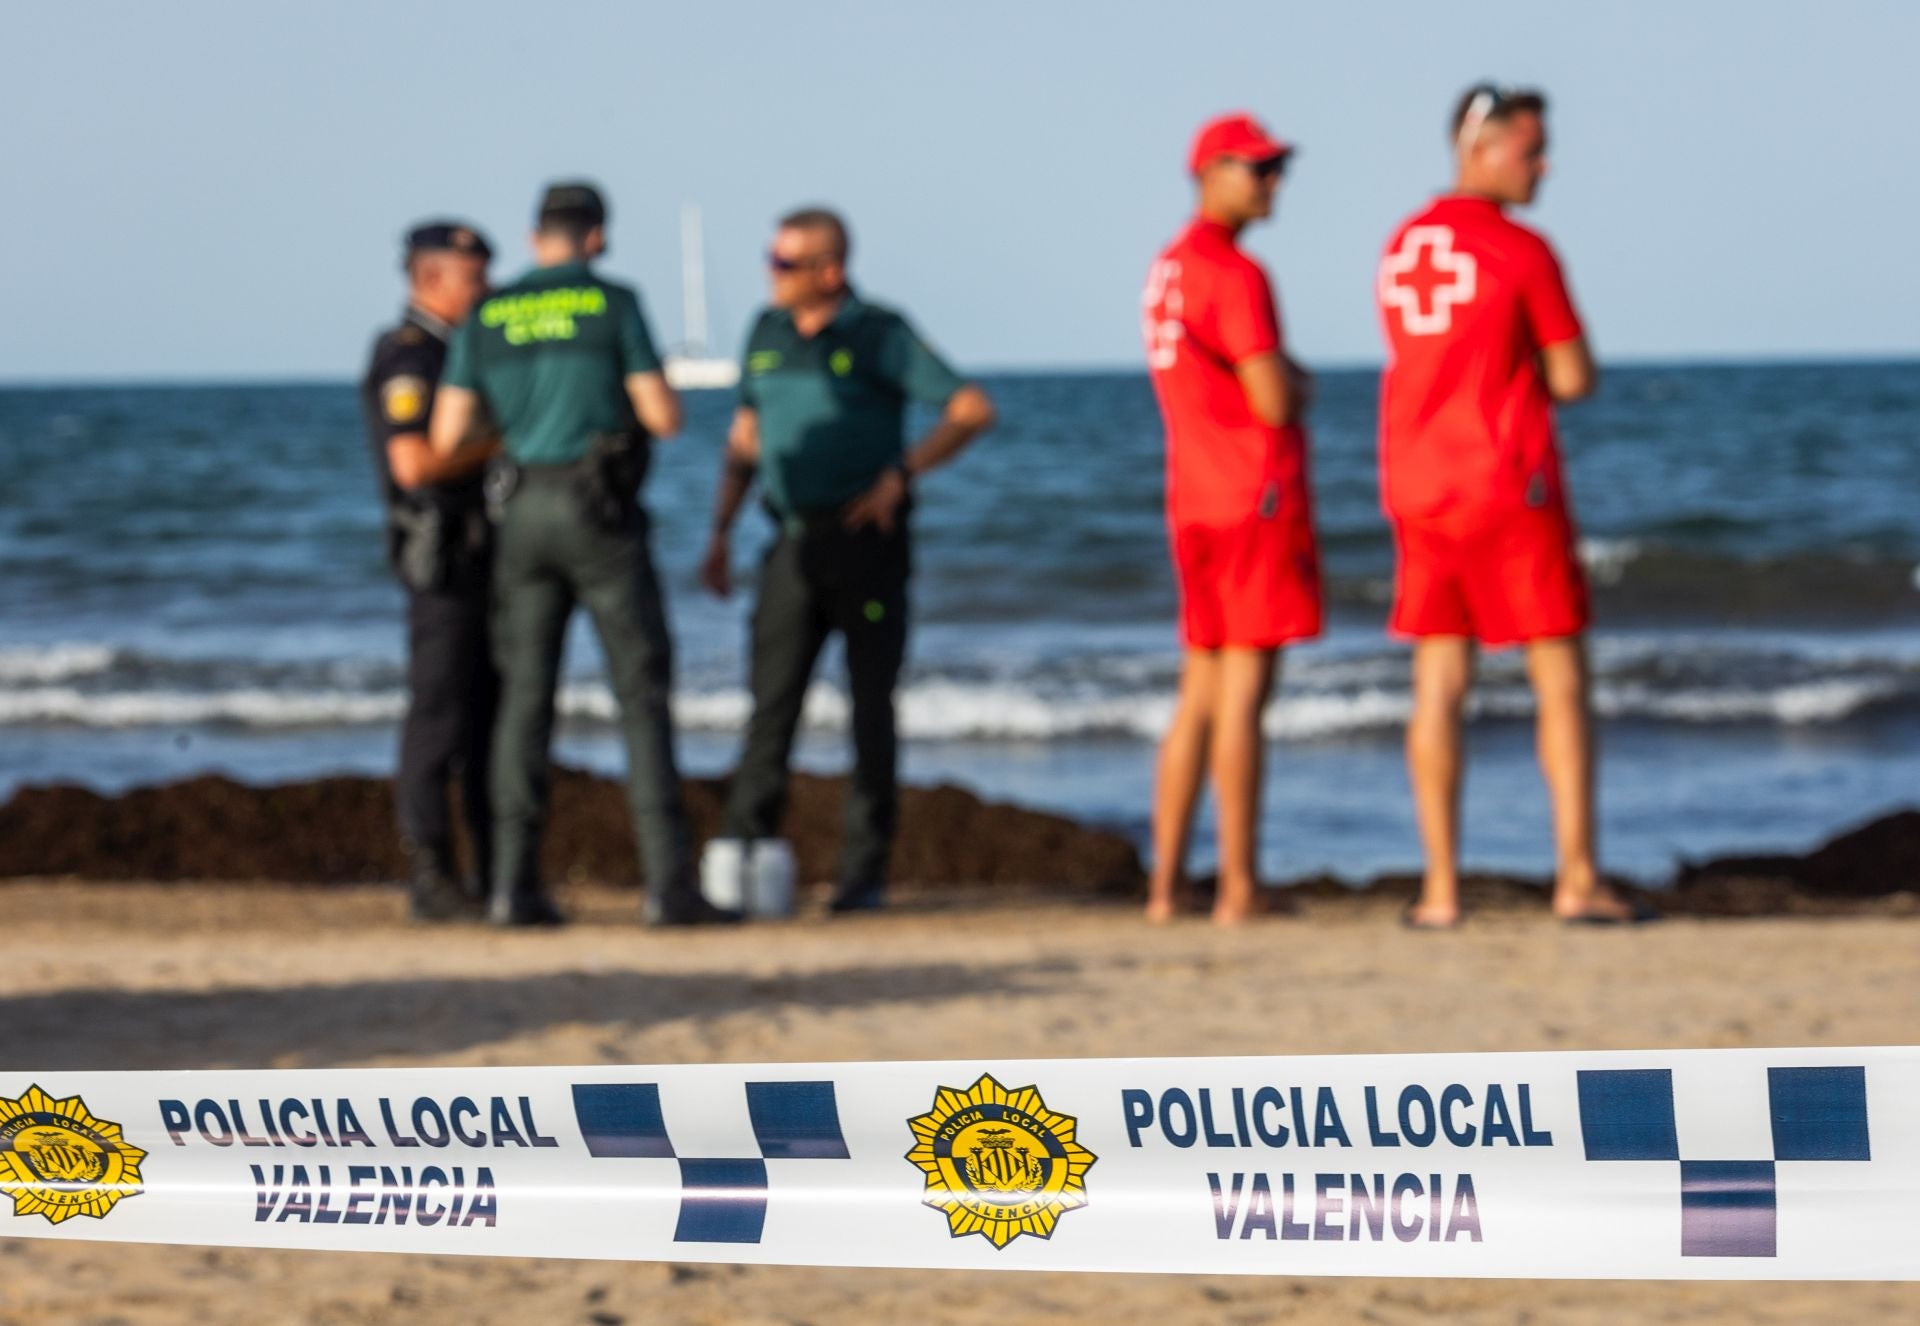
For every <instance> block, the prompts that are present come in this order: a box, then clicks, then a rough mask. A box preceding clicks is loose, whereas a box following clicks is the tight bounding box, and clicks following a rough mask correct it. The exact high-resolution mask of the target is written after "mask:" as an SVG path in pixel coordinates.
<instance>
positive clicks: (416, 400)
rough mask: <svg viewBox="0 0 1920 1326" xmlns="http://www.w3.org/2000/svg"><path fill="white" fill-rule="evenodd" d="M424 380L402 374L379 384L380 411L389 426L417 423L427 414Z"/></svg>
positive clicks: (426, 384) (425, 383)
mask: <svg viewBox="0 0 1920 1326" xmlns="http://www.w3.org/2000/svg"><path fill="white" fill-rule="evenodd" d="M428 390H429V387H428V383H427V380H426V379H425V378H417V377H413V376H411V375H409V374H403V375H401V376H400V377H393V378H388V379H387V380H386V381H385V382H383V383H381V384H380V410H381V413H383V414H385V415H386V416H387V422H388V423H390V424H414V423H419V422H420V419H421V416H423V415H424V414H426V412H427V391H428Z"/></svg>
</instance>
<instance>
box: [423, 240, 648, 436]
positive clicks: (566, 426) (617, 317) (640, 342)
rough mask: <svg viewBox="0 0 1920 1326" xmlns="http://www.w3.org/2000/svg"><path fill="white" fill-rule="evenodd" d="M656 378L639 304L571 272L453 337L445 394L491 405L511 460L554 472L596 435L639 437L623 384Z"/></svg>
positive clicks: (552, 270)
mask: <svg viewBox="0 0 1920 1326" xmlns="http://www.w3.org/2000/svg"><path fill="white" fill-rule="evenodd" d="M658 371H660V355H659V353H658V352H657V351H655V350H654V348H653V336H652V333H650V332H649V331H648V330H647V320H646V317H645V315H644V314H642V313H641V311H640V296H639V295H637V294H635V293H634V292H633V291H632V290H631V289H629V288H628V287H626V286H623V285H618V284H616V283H614V282H612V281H604V280H602V279H601V278H600V277H598V276H596V275H594V273H593V271H592V270H591V269H590V268H589V267H588V266H587V264H585V263H583V262H570V263H562V264H560V265H559V266H557V267H536V268H534V269H533V270H532V271H530V272H528V273H527V274H526V275H525V276H522V277H521V278H520V279H519V280H518V281H515V282H514V283H513V284H512V285H510V286H507V287H506V288H505V289H503V290H499V291H496V292H495V293H494V294H492V295H490V296H488V297H487V298H486V299H485V300H484V301H482V302H481V304H480V307H479V308H477V309H475V310H474V311H473V315H472V316H471V317H469V318H468V319H467V320H466V321H465V322H464V323H462V324H461V325H460V329H459V330H458V331H456V332H455V333H454V334H453V341H452V344H450V345H449V346H448V348H447V367H446V372H445V373H444V374H443V375H442V377H441V379H440V384H441V385H442V386H451V387H466V388H467V389H469V390H471V391H477V392H479V393H480V395H481V396H482V397H484V398H485V400H486V402H487V409H488V411H489V412H490V413H491V414H492V415H493V420H494V422H495V423H496V424H497V425H499V428H500V431H501V434H502V436H503V437H504V438H505V439H506V448H507V454H508V455H509V456H511V457H513V459H514V460H516V461H519V462H520V463H522V464H526V465H557V464H565V463H567V462H569V461H575V460H578V459H580V457H581V456H582V455H584V454H585V453H586V449H587V442H588V440H589V439H590V438H591V437H592V436H593V434H595V433H615V432H623V431H625V430H627V429H630V428H633V427H635V426H636V420H635V419H634V414H633V403H632V401H631V400H629V399H628V397H627V384H626V379H627V375H628V374H629V373H655V372H658Z"/></svg>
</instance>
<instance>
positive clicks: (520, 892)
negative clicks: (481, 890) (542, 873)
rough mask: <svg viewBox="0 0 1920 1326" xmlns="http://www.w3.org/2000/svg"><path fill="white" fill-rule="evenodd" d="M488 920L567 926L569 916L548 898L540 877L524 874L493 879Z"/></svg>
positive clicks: (500, 923)
mask: <svg viewBox="0 0 1920 1326" xmlns="http://www.w3.org/2000/svg"><path fill="white" fill-rule="evenodd" d="M487 923H488V924H489V925H497V926H507V927H530V926H556V925H565V924H566V923H567V918H566V917H565V916H563V915H561V912H560V909H559V908H558V907H555V906H554V905H553V900H552V899H551V898H549V897H547V894H546V890H545V889H543V888H541V887H540V881H539V879H538V878H537V877H527V876H522V877H520V878H518V879H512V880H508V881H505V882H503V881H500V880H495V881H494V888H493V897H492V898H491V899H489V900H488V903H487Z"/></svg>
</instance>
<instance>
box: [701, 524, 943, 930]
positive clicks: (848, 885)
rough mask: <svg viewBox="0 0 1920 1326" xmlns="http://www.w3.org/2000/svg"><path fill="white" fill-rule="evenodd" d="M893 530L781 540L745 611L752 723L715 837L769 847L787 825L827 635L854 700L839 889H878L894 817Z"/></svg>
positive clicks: (898, 554) (900, 546)
mask: <svg viewBox="0 0 1920 1326" xmlns="http://www.w3.org/2000/svg"><path fill="white" fill-rule="evenodd" d="M909 546H910V544H909V538H908V535H907V530H906V527H905V525H904V524H902V525H899V526H896V527H895V529H894V532H893V533H891V534H882V533H880V531H879V530H877V529H874V528H872V527H871V526H869V527H868V528H866V529H863V530H859V531H848V530H845V529H842V528H841V527H840V524H839V520H838V516H837V514H836V515H834V516H833V517H830V518H823V519H821V520H818V521H814V522H810V523H808V524H807V525H805V526H803V527H800V528H788V529H786V530H783V531H782V533H781V535H780V537H779V539H778V540H776V541H775V543H774V545H773V547H772V548H770V549H769V550H768V552H767V556H766V560H765V562H764V564H763V565H762V567H761V572H760V598H759V601H758V602H757V603H755V605H754V610H753V627H752V663H751V668H750V670H751V686H752V690H753V716H752V718H751V719H749V720H748V723H747V740H746V747H745V750H744V751H743V752H742V754H741V756H740V767H739V768H738V769H737V770H736V771H735V773H734V778H733V788H732V791H731V792H730V794H729V795H728V798H727V809H726V814H725V817H724V819H723V820H722V827H721V833H722V834H723V836H725V837H729V838H771V837H773V836H774V835H776V834H777V833H779V831H780V822H781V820H782V819H783V818H784V817H785V815H786V809H787V785H788V771H787V760H788V758H789V756H790V755H791V754H792V752H793V738H794V733H795V731H796V729H797V728H798V727H799V724H800V713H801V707H802V705H803V704H804V702H805V700H806V695H807V686H808V684H809V682H810V681H811V680H812V677H813V668H814V664H815V663H816V662H817V661H818V660H819V657H820V650H821V647H822V646H824V645H825V644H826V642H827V637H828V636H829V635H831V634H832V633H833V632H835V631H838V632H839V633H840V635H841V636H842V637H843V638H844V640H845V642H846V652H847V680H848V690H849V692H850V693H851V696H852V700H853V780H852V785H851V787H850V789H849V791H848V795H847V836H846V845H845V848H844V850H843V853H842V856H841V862H840V887H841V889H842V891H847V892H852V891H859V890H863V889H867V888H873V887H878V886H881V885H884V884H885V883H886V878H887V866H888V861H889V858H890V857H891V856H892V853H893V838H894V831H895V828H896V827H897V824H898V819H899V809H898V807H899V791H898V787H897V783H896V770H897V765H898V739H897V736H896V733H895V726H894V710H893V691H894V685H895V683H897V682H898V681H899V678H900V666H901V664H902V662H903V661H904V660H905V658H906V652H907V578H908V575H909V572H910V570H911V556H910V551H909Z"/></svg>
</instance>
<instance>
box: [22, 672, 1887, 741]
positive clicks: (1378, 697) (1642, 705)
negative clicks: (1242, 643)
mask: <svg viewBox="0 0 1920 1326" xmlns="http://www.w3.org/2000/svg"><path fill="white" fill-rule="evenodd" d="M897 704H898V712H899V718H900V727H901V732H902V735H903V736H905V737H906V738H907V739H909V740H916V741H932V742H940V741H990V742H1053V741H1063V740H1075V739H1086V740H1092V739H1122V740H1132V741H1151V740H1155V739H1157V738H1158V737H1159V736H1160V734H1161V733H1162V732H1163V731H1165V729H1166V725H1167V723H1168V721H1169V720H1170V719H1171V716H1172V713H1173V706H1174V696H1173V693H1172V692H1171V691H1170V690H1152V691H1139V692H1125V693H1104V694H1103V693H1093V692H1083V693H1080V694H1069V695H1048V694H1045V693H1043V692H1040V691H1035V690H1031V689H1025V688H1022V687H1021V686H1019V685H1017V684H1011V683H999V684H995V683H988V684H977V683H963V682H952V681H945V680H940V679H931V680H926V681H921V682H916V683H913V684H911V685H909V686H907V687H905V688H904V689H903V690H902V691H901V692H900V694H899V697H898V701H897ZM1899 704H1920V684H1916V682H1915V681H1914V679H1912V678H1905V679H1902V678H1894V677H1884V676H1882V677H1840V678H1826V679H1813V680H1802V681H1792V682H1784V683H1781V684H1778V685H1729V686H1705V685H1703V686H1694V685H1682V686H1677V687H1673V688H1669V689H1662V688H1659V687H1655V686H1650V685H1647V684H1644V683H1641V682H1636V681H1619V682H1609V681H1602V682H1601V683H1600V684H1599V685H1597V686H1596V688H1595V691H1594V708H1595V710H1596V712H1598V713H1599V714H1600V715H1601V716H1602V717H1603V718H1607V719H1612V720H1619V721H1649V722H1665V723H1680V724H1701V725H1714V724H1756V723H1758V724H1775V725H1781V726H1787V727H1797V726H1818V725H1830V724H1837V723H1844V722H1847V721H1849V720H1852V719H1855V718H1858V717H1860V716H1862V715H1863V714H1866V713H1867V712H1869V711H1872V710H1876V709H1878V708H1881V707H1884V706H1888V705H1899ZM1411 705H1412V701H1411V697H1410V694H1409V692H1408V690H1407V688H1406V687H1405V686H1404V685H1361V686H1353V687H1348V688H1344V689H1326V688H1321V687H1313V688H1308V687H1299V686H1296V687H1294V688H1291V689H1289V688H1287V687H1286V686H1285V685H1284V684H1283V686H1282V688H1281V690H1280V693H1279V695H1278V696H1277V697H1276V698H1275V700H1274V701H1273V703H1272V704H1271V706H1270V707H1269V708H1268V711H1267V714H1266V718H1265V723H1264V727H1265V731H1266V733H1267V735H1268V736H1269V737H1271V738H1273V739H1275V740H1293V741H1312V740H1325V739H1332V738H1338V737H1342V736H1348V735H1359V734H1365V733H1369V732H1380V731H1385V730H1390V729H1393V728H1396V727H1398V726H1399V725H1401V724H1402V723H1404V722H1405V721H1406V718H1407V715H1408V713H1409V711H1410V709H1411ZM404 708H405V697H404V695H403V694H402V693H401V692H398V691H374V692H356V691H274V690H264V689H252V688H249V689H238V690H227V691H213V692H205V693H193V692H184V691H135V692H106V693H97V692H87V691H83V690H79V689H76V688H74V687H66V686H30V687H23V688H18V689H12V690H0V724H5V725H13V726H54V727H65V726H72V727H81V728H91V729H134V728H150V727H160V728H166V727H236V728H241V729H248V730H254V731H259V732H273V731H297V730H301V729H325V728H343V727H362V726H369V725H375V724H389V723H393V722H395V721H397V720H398V719H399V718H400V716H401V714H402V713H403V711H404ZM750 708H751V700H750V698H749V696H748V694H747V692H746V691H745V690H743V689H720V690H712V691H691V692H682V693H681V694H679V695H676V696H675V697H674V704H673V711H674V721H675V723H676V724H677V725H678V726H679V727H680V728H681V729H682V730H684V731H690V732H704V733H735V732H738V731H740V730H741V729H742V728H743V727H744V726H745V724H746V720H747V716H748V713H749V711H750ZM559 710H560V713H561V715H562V717H563V718H565V719H567V720H570V721H572V722H576V723H582V724H585V725H587V726H590V727H604V726H607V725H610V724H612V723H613V722H614V721H615V720H616V719H617V717H618V707H617V705H616V704H615V702H614V698H613V695H612V693H611V692H610V691H609V690H608V689H607V688H606V687H605V686H604V685H601V684H599V683H597V682H585V683H575V684H571V685H568V686H567V687H565V688H564V689H563V690H562V692H561V696H560V703H559ZM1471 712H1472V713H1473V714H1474V715H1475V716H1476V717H1480V718H1486V719H1522V718H1526V717H1528V716H1530V715H1531V714H1532V712H1533V697H1532V693H1531V692H1530V691H1529V689H1528V688H1527V686H1526V685H1525V684H1524V682H1518V681H1514V680H1506V681H1492V682H1483V684H1482V685H1481V686H1480V687H1479V688H1478V690H1477V691H1476V693H1475V695H1474V697H1473V700H1472V703H1471ZM850 718H851V705H850V702H849V700H848V697H847V695H846V693H845V692H844V691H843V690H841V689H840V688H839V687H838V686H836V685H834V684H832V683H830V682H824V681H823V682H817V683H815V684H814V686H813V687H812V688H811V689H810V690H809V692H808V694H807V699H806V705H805V710H804V716H803V719H802V724H803V726H804V727H805V728H806V729H807V730H809V731H814V732H841V731H845V730H846V729H847V727H848V724H849V721H850Z"/></svg>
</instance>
